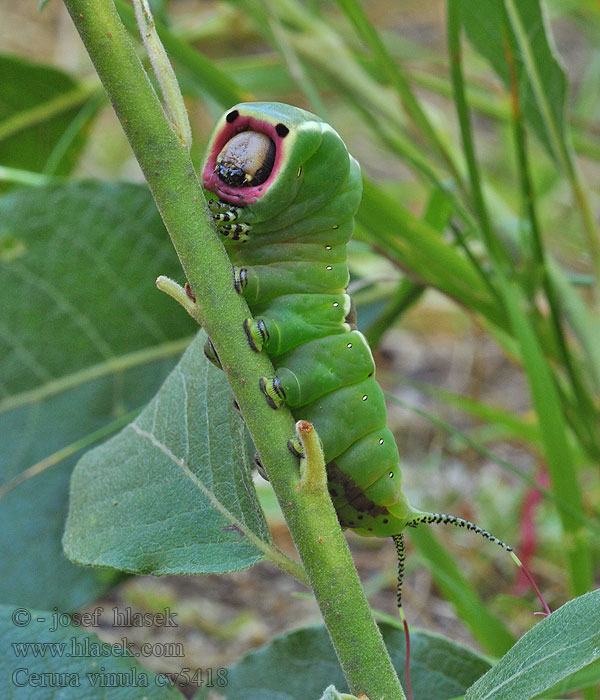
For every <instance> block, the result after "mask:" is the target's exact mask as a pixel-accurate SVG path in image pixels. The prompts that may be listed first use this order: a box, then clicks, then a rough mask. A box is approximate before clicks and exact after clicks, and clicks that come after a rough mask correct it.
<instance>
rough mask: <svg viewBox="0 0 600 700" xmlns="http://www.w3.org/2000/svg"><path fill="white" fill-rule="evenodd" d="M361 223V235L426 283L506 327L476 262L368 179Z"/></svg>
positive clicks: (361, 208)
mask: <svg viewBox="0 0 600 700" xmlns="http://www.w3.org/2000/svg"><path fill="white" fill-rule="evenodd" d="M357 223H358V224H359V225H360V228H359V229H358V235H359V237H360V238H362V239H363V240H367V241H368V242H370V243H371V244H372V245H374V246H376V247H377V248H378V249H380V250H385V252H386V255H387V256H388V257H390V259H392V260H394V261H397V262H399V263H400V264H401V265H402V267H403V268H408V269H410V271H411V272H412V273H413V275H416V276H417V277H418V278H419V280H421V281H422V282H423V284H428V285H431V286H433V287H436V288H437V289H439V290H441V291H442V292H444V293H445V294H447V295H449V296H450V297H452V298H453V299H456V300H457V301H458V302H460V303H462V304H464V305H465V306H467V307H468V308H470V309H472V310H473V311H477V312H479V313H480V314H482V315H483V316H484V317H485V318H486V319H487V320H489V321H490V322H492V323H493V324H495V325H497V326H499V327H501V328H504V327H506V318H505V316H504V311H503V309H502V308H500V307H499V305H498V304H497V302H496V300H495V299H494V298H493V297H492V296H491V294H490V290H489V288H488V286H487V285H486V282H485V280H484V279H483V278H482V277H481V276H480V274H479V272H478V271H477V270H476V268H475V267H474V266H473V265H472V263H471V262H470V261H469V260H468V259H467V258H465V257H463V256H462V255H460V254H459V252H458V251H457V250H456V248H454V247H453V246H451V245H450V244H449V243H447V242H446V241H444V239H443V238H442V237H441V236H440V234H439V233H438V232H437V231H436V230H435V229H434V228H433V227H432V226H430V225H429V224H428V223H427V222H426V221H422V220H420V219H418V218H417V217H416V216H415V215H414V214H412V213H411V212H409V211H408V210H407V209H405V208H404V207H403V206H402V205H401V204H399V202H397V201H396V200H394V199H393V198H392V197H390V196H389V195H387V194H385V193H384V192H383V191H382V190H381V188H380V187H378V186H376V185H375V184H374V183H373V182H370V181H369V180H366V179H365V180H363V198H362V202H361V205H360V208H359V210H358V214H357Z"/></svg>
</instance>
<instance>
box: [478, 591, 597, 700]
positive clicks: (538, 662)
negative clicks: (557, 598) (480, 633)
mask: <svg viewBox="0 0 600 700" xmlns="http://www.w3.org/2000/svg"><path fill="white" fill-rule="evenodd" d="M598 658H600V590H597V591H593V592H592V593H586V594H585V595H582V596H581V597H579V598H575V600H571V601H569V602H568V603H567V604H566V605H563V606H562V608H559V609H558V610H556V611H555V612H553V613H552V615H550V616H549V617H547V618H545V619H544V620H542V621H541V622H540V623H538V624H537V625H536V626H535V627H534V628H533V629H531V630H530V631H529V632H527V634H525V635H524V636H523V637H521V639H520V640H519V641H518V642H517V643H516V644H515V646H514V647H513V648H512V649H511V650H510V651H509V652H508V653H507V654H506V655H505V656H503V657H502V659H500V661H499V662H498V663H497V664H496V665H495V666H494V667H493V668H492V669H491V670H490V671H488V673H486V674H485V676H483V678H481V679H479V680H478V681H477V682H476V683H475V684H474V685H473V686H472V687H471V688H469V690H468V691H467V693H466V695H465V700H493V699H494V698H497V699H498V700H500V698H501V699H502V700H528V698H533V697H535V696H536V695H539V694H540V693H542V692H544V691H545V690H547V689H548V688H550V687H552V686H553V685H554V684H555V683H558V682H559V681H561V680H562V679H563V678H567V677H568V676H570V675H571V674H573V673H575V672H576V671H579V670H580V669H582V668H585V667H586V666H588V664H591V663H592V662H593V661H595V660H596V659H598Z"/></svg>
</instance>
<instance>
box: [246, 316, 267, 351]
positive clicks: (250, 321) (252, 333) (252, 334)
mask: <svg viewBox="0 0 600 700" xmlns="http://www.w3.org/2000/svg"><path fill="white" fill-rule="evenodd" d="M244 330H245V331H246V336H247V338H248V343H249V344H250V347H251V348H252V349H253V350H254V351H256V352H261V350H262V349H263V346H264V344H265V343H266V342H267V341H268V340H269V331H268V329H267V324H266V323H265V322H264V320H263V319H261V318H258V319H256V318H247V319H246V320H245V321H244Z"/></svg>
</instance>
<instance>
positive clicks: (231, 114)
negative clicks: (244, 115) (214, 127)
mask: <svg viewBox="0 0 600 700" xmlns="http://www.w3.org/2000/svg"><path fill="white" fill-rule="evenodd" d="M239 116H240V113H239V112H238V111H237V109H234V110H232V111H231V112H229V114H228V115H227V116H226V117H225V121H226V122H227V123H228V124H233V122H234V121H235V120H236V119H237V118H238V117H239Z"/></svg>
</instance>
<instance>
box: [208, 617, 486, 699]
mask: <svg viewBox="0 0 600 700" xmlns="http://www.w3.org/2000/svg"><path fill="white" fill-rule="evenodd" d="M380 628H381V632H382V634H383V638H384V641H385V643H386V646H387V648H388V651H389V652H390V656H391V659H392V663H393V664H394V667H395V668H396V670H397V671H398V673H399V675H400V677H401V680H403V678H404V631H403V630H400V629H397V628H396V627H392V626H391V625H386V624H382V625H380ZM489 667H490V665H489V663H488V662H487V661H486V660H485V659H484V658H483V657H481V656H479V655H478V654H475V653H474V652H472V651H471V650H469V649H466V648H465V647H462V646H460V645H459V644H456V643H455V642H452V641H450V640H448V639H445V638H443V637H439V636H437V635H434V634H431V633H429V632H424V631H421V630H412V631H411V682H412V688H413V694H414V698H415V700H447V699H449V698H454V697H456V696H457V695H461V694H462V693H464V692H465V690H466V688H467V687H469V685H470V684H471V683H472V682H473V680H474V679H476V678H479V677H480V676H481V675H482V674H483V673H485V672H486V670H487V669H489ZM281 669H285V670H286V672H285V676H282V674H281ZM227 678H228V683H227V687H225V688H222V689H220V690H219V693H220V694H222V695H223V696H224V697H225V698H226V699H227V700H234V699H235V700H237V699H238V698H241V697H243V698H244V700H306V698H317V697H321V694H322V689H323V686H327V685H333V686H334V687H335V688H338V689H339V691H338V692H348V686H347V684H346V681H345V680H344V676H343V674H342V671H341V668H340V666H339V663H338V660H337V658H336V656H335V653H334V651H333V647H332V646H331V642H330V641H329V637H328V635H327V631H326V629H325V628H324V627H308V628H306V629H300V630H295V631H293V632H290V633H289V634H285V635H283V636H281V637H277V638H276V639H274V640H272V641H271V642H270V643H269V644H267V645H265V646H264V647H261V648H260V649H258V650H256V651H252V652H250V653H249V654H247V655H246V656H245V657H244V658H243V659H242V660H241V661H239V662H238V663H237V664H236V665H235V666H233V667H232V668H230V669H229V671H228V674H227ZM203 697H204V696H203V695H202V693H200V694H199V695H198V698H197V700H199V699H200V698H203ZM334 697H335V696H334Z"/></svg>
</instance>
